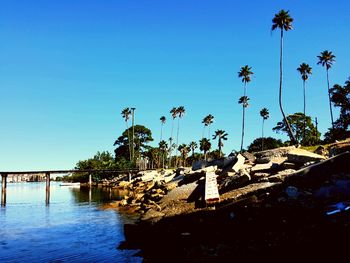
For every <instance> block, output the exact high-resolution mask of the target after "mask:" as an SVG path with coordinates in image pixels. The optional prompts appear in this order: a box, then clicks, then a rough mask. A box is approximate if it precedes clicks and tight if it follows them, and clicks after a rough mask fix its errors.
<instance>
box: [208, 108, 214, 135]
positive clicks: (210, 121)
mask: <svg viewBox="0 0 350 263" xmlns="http://www.w3.org/2000/svg"><path fill="white" fill-rule="evenodd" d="M213 122H214V116H213V115H211V114H209V115H208V116H207V120H206V126H208V139H209V140H210V126H211V124H212V123H213Z"/></svg>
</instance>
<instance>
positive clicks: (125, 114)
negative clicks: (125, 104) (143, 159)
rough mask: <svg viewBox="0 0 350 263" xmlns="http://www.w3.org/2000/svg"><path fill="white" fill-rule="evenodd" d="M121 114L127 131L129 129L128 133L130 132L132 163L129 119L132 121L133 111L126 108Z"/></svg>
mask: <svg viewBox="0 0 350 263" xmlns="http://www.w3.org/2000/svg"><path fill="white" fill-rule="evenodd" d="M121 114H122V117H123V119H124V121H125V125H126V129H127V131H128V141H129V144H128V146H129V160H130V162H131V143H130V131H129V124H128V122H129V119H130V115H131V110H130V108H124V109H123V110H122V113H121Z"/></svg>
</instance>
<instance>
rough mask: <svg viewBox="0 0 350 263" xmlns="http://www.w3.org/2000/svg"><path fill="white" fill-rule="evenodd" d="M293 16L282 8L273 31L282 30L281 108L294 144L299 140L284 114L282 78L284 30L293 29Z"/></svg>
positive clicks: (273, 24)
mask: <svg viewBox="0 0 350 263" xmlns="http://www.w3.org/2000/svg"><path fill="white" fill-rule="evenodd" d="M292 22H293V18H292V17H290V15H289V11H285V10H283V9H282V10H281V11H279V12H278V13H277V14H275V17H274V18H273V19H272V28H271V29H272V31H273V30H275V29H277V28H279V29H280V30H281V38H280V85H279V86H280V87H279V105H280V110H281V113H282V116H283V120H284V122H285V123H286V127H287V132H288V135H289V138H290V140H291V142H292V144H296V143H297V141H296V139H295V137H294V135H293V132H292V129H291V127H290V124H289V122H288V120H287V118H286V115H285V114H284V110H283V107H282V80H283V32H284V31H288V30H291V29H293V27H292Z"/></svg>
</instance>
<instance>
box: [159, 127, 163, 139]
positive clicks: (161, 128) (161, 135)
mask: <svg viewBox="0 0 350 263" xmlns="http://www.w3.org/2000/svg"><path fill="white" fill-rule="evenodd" d="M162 139H163V123H162V124H161V126H160V140H159V142H161V141H162Z"/></svg>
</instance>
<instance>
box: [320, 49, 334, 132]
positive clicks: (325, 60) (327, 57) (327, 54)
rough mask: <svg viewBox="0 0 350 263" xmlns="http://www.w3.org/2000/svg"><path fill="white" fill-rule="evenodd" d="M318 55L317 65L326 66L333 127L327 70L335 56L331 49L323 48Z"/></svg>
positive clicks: (330, 109) (330, 107) (330, 106)
mask: <svg viewBox="0 0 350 263" xmlns="http://www.w3.org/2000/svg"><path fill="white" fill-rule="evenodd" d="M317 57H318V60H319V61H318V62H317V65H320V64H321V65H322V66H323V67H324V66H325V67H326V72H327V86H328V99H329V111H330V113H331V121H332V128H333V129H334V120H333V112H332V102H331V92H330V87H329V76H328V70H329V69H330V68H331V67H332V66H333V63H334V62H335V56H334V55H333V54H332V51H328V50H325V51H323V52H321V55H320V56H317Z"/></svg>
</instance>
